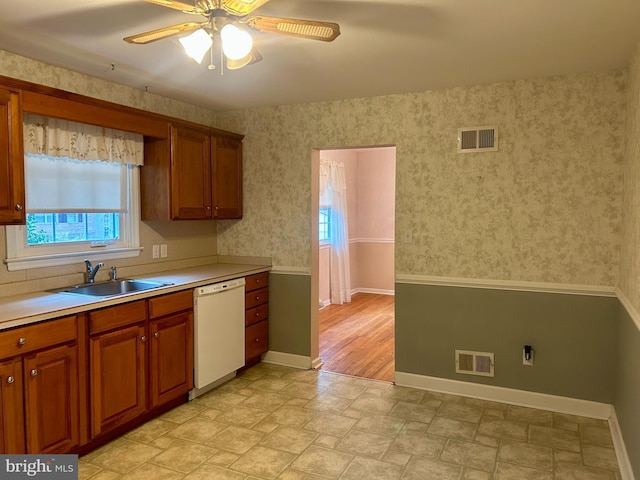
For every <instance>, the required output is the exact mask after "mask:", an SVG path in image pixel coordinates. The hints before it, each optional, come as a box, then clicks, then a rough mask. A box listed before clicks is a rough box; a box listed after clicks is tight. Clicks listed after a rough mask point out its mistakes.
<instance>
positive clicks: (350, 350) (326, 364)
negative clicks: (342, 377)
mask: <svg viewBox="0 0 640 480" xmlns="http://www.w3.org/2000/svg"><path fill="white" fill-rule="evenodd" d="M319 325H320V358H322V361H323V366H322V370H327V371H329V372H336V373H343V374H346V375H353V376H355V377H364V378H371V379H374V380H383V381H386V382H393V377H394V370H395V364H394V348H395V345H394V297H393V296H392V295H374V294H371V293H357V294H355V295H353V297H352V298H351V302H350V303H345V304H344V305H329V306H328V307H326V308H324V309H322V310H320V314H319Z"/></svg>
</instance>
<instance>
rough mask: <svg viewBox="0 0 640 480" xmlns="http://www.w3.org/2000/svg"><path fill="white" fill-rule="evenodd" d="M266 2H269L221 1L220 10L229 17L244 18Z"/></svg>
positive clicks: (260, 0)
mask: <svg viewBox="0 0 640 480" xmlns="http://www.w3.org/2000/svg"><path fill="white" fill-rule="evenodd" d="M268 1H269V0H223V1H222V9H223V10H224V11H225V12H227V13H229V14H231V15H236V16H240V17H244V16H245V15H247V14H249V13H251V12H253V11H254V10H255V9H256V8H258V7H260V6H262V5H264V4H265V3H267V2H268Z"/></svg>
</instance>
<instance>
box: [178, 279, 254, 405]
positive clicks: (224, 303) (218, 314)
mask: <svg viewBox="0 0 640 480" xmlns="http://www.w3.org/2000/svg"><path fill="white" fill-rule="evenodd" d="M244 283H245V282H244V278H239V279H235V280H229V281H226V282H220V283H214V284H212V285H206V286H204V287H198V288H196V289H194V291H193V297H194V298H193V305H194V317H195V318H194V332H193V333H194V342H193V344H194V357H195V358H194V370H195V375H194V376H195V378H194V383H195V387H196V388H195V390H194V391H192V393H191V395H190V398H195V397H196V396H198V395H200V394H202V393H205V392H206V391H208V390H210V389H211V388H212V387H214V386H215V385H216V383H215V382H216V381H217V380H220V379H222V378H224V377H226V376H230V374H235V371H236V370H237V369H239V368H241V367H243V366H244ZM207 387H209V388H207Z"/></svg>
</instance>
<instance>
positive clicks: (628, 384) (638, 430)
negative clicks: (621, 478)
mask: <svg viewBox="0 0 640 480" xmlns="http://www.w3.org/2000/svg"><path fill="white" fill-rule="evenodd" d="M616 352H617V359H616V360H617V382H616V389H615V397H614V401H613V406H614V407H615V410H616V416H617V417H618V423H619V424H620V427H621V431H622V437H623V438H624V443H625V446H626V448H627V453H628V455H629V459H630V461H631V466H632V467H633V471H634V472H636V475H638V474H640V410H639V409H640V332H639V331H638V327H637V326H636V325H635V323H634V322H633V320H632V319H631V317H630V316H629V314H628V313H627V311H626V310H625V309H624V307H622V306H620V328H619V332H618V345H617V349H616Z"/></svg>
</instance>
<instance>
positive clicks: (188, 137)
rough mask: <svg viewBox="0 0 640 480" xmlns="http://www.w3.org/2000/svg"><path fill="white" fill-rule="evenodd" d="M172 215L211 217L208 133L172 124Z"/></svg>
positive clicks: (193, 217) (185, 218) (209, 139)
mask: <svg viewBox="0 0 640 480" xmlns="http://www.w3.org/2000/svg"><path fill="white" fill-rule="evenodd" d="M171 218H172V219H176V220H191V219H209V218H212V206H211V137H210V136H209V135H208V134H206V133H203V132H201V131H198V130H195V129H191V128H185V127H171Z"/></svg>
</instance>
